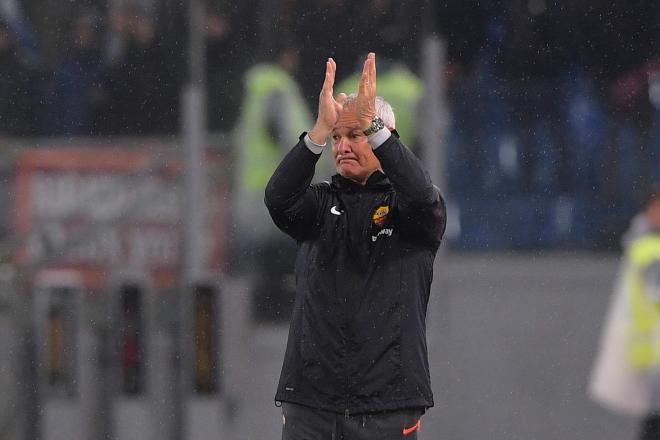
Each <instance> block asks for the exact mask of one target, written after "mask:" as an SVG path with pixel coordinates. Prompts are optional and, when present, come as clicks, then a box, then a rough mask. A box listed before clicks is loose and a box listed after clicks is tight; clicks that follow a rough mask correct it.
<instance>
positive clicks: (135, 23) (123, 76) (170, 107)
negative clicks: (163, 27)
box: [104, 8, 183, 135]
mask: <svg viewBox="0 0 660 440" xmlns="http://www.w3.org/2000/svg"><path fill="white" fill-rule="evenodd" d="M124 18H127V19H128V21H127V22H121V26H120V27H118V29H117V30H118V31H121V32H122V37H123V39H124V41H125V42H126V47H125V51H124V52H123V54H122V55H120V56H119V57H118V58H117V59H116V61H115V62H114V64H113V65H112V66H110V67H109V72H108V93H109V101H108V106H107V107H106V109H105V114H104V116H105V118H106V119H107V120H106V123H107V125H108V126H109V127H110V128H109V130H110V132H112V133H116V134H133V135H153V134H165V133H172V132H176V131H177V130H178V127H179V124H178V123H179V112H178V108H179V102H178V101H179V93H180V86H181V82H182V75H183V73H182V70H183V67H182V65H181V61H182V60H181V59H179V57H178V56H177V53H176V52H174V53H173V52H171V51H170V50H169V48H168V47H166V45H164V44H163V42H162V39H161V37H160V36H159V35H157V33H156V31H157V29H156V26H155V24H154V22H153V21H152V19H151V18H149V17H148V16H147V15H146V14H145V13H144V11H142V10H140V9H139V8H131V12H130V14H129V15H128V16H127V17H124Z"/></svg>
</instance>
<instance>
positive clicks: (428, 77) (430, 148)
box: [420, 34, 449, 197]
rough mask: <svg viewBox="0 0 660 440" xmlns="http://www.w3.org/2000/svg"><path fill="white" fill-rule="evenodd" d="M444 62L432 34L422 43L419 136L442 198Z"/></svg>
mask: <svg viewBox="0 0 660 440" xmlns="http://www.w3.org/2000/svg"><path fill="white" fill-rule="evenodd" d="M445 59H446V50H445V43H444V42H443V41H442V40H440V39H439V38H438V37H436V36H435V35H430V34H429V35H428V36H426V37H425V38H424V41H423V44H422V77H423V79H424V85H425V87H426V102H425V106H424V107H425V108H424V112H423V117H424V121H423V124H422V127H423V130H422V132H421V133H420V136H421V140H422V146H423V150H422V151H423V154H424V159H425V161H426V163H428V164H429V165H428V166H429V173H430V175H431V179H432V180H433V183H434V184H436V185H437V186H438V187H439V188H440V189H441V190H442V192H443V194H444V195H445V197H446V196H447V194H446V191H447V183H446V155H447V154H446V150H447V145H446V136H447V129H448V127H449V111H448V109H447V102H446V98H445V84H444V82H443V81H442V78H443V74H442V72H443V68H444V64H445Z"/></svg>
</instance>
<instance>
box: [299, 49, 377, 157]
mask: <svg viewBox="0 0 660 440" xmlns="http://www.w3.org/2000/svg"><path fill="white" fill-rule="evenodd" d="M336 71H337V64H336V63H335V60H333V59H332V58H328V61H326V63H325V80H324V81H323V87H322V88H321V94H320V95H319V112H318V117H317V119H316V124H314V128H312V130H311V131H310V132H309V137H310V139H311V140H312V142H314V143H316V144H319V145H323V144H325V141H326V139H327V138H328V136H329V135H330V133H332V130H333V128H334V126H335V124H336V123H337V120H338V119H339V115H340V114H341V112H342V111H343V109H344V101H345V100H346V94H345V93H343V92H342V93H339V94H338V95H337V99H335V97H334V86H335V73H336ZM356 111H357V118H358V121H359V122H360V128H361V129H362V130H363V131H364V130H366V129H367V128H369V126H371V121H372V120H373V118H374V116H376V54H374V53H373V52H370V53H369V54H368V55H367V59H366V60H365V61H364V67H363V68H362V75H361V76H360V84H359V87H358V94H357V100H356Z"/></svg>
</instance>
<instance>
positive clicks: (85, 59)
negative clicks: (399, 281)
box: [0, 0, 660, 440]
mask: <svg viewBox="0 0 660 440" xmlns="http://www.w3.org/2000/svg"><path fill="white" fill-rule="evenodd" d="M659 8H660V4H659V3H658V2H655V1H652V0H647V1H643V0H626V1H623V0H610V1H607V2H605V1H591V0H586V1H585V0H564V1H549V0H511V1H506V2H505V1H495V0H493V1H478V0H448V1H423V0H406V1H391V0H355V1H342V0H312V1H302V0H244V1H240V2H239V1H236V2H235V1H222V0H217V1H214V0H206V1H204V0H189V1H188V2H181V1H179V0H66V1H65V0H0V146H1V147H2V148H1V149H0V177H1V178H2V182H3V187H4V188H5V190H3V191H0V206H2V211H3V212H4V213H5V215H3V216H2V218H1V221H0V239H1V242H0V251H1V255H0V258H1V262H2V266H1V268H0V439H2V440H14V439H16V440H19V439H20V440H34V439H36V440H54V439H67V440H71V439H90V440H91V439H94V440H95V439H117V440H125V439H172V440H196V439H208V438H218V439H222V438H234V439H255V440H261V439H274V438H280V429H281V416H280V410H279V409H278V408H277V407H276V406H275V404H274V402H273V396H274V392H275V387H276V384H277V379H278V376H279V369H280V366H281V361H282V358H283V355H284V346H285V342H286V341H285V338H286V332H287V328H288V327H287V326H288V317H289V313H290V309H291V302H292V285H293V282H294V281H293V275H292V273H291V271H292V265H293V264H292V262H293V255H294V254H295V243H293V242H292V241H291V240H290V239H288V238H286V237H285V236H284V235H283V234H281V233H279V232H278V231H276V230H275V229H274V228H273V227H272V225H271V223H270V219H269V218H268V216H267V213H266V211H265V208H264V207H263V203H262V199H263V186H264V185H265V181H264V180H263V179H264V176H263V175H260V174H259V173H258V172H255V169H256V168H255V167H257V168H259V169H266V170H268V169H273V168H274V167H275V165H276V163H277V161H278V160H279V158H280V157H281V155H282V154H284V152H285V151H286V150H287V149H288V148H290V147H291V146H293V145H294V144H295V142H296V141H297V138H298V136H299V134H300V133H301V132H302V131H304V130H308V129H310V128H311V124H312V123H313V120H314V117H315V115H316V107H317V97H318V93H319V90H320V86H321V83H322V79H323V72H324V67H325V60H326V59H327V58H328V57H329V56H332V57H334V58H335V60H336V61H337V64H338V71H337V82H338V84H337V86H336V88H335V90H336V91H347V92H348V91H351V90H349V89H350V88H351V87H352V86H351V84H354V77H353V76H352V75H354V74H355V72H356V71H357V69H359V66H360V65H361V62H362V60H363V58H364V56H365V54H366V53H367V52H369V51H374V52H376V54H377V65H378V75H379V77H378V80H379V81H378V86H379V94H381V95H383V96H384V97H385V98H386V99H388V100H390V101H391V102H392V104H393V106H394V110H395V113H396V114H397V128H399V131H400V133H401V136H402V140H403V141H404V143H406V144H407V145H408V146H409V147H410V148H412V149H413V151H414V152H415V153H416V154H417V155H418V156H420V157H421V158H422V159H423V161H424V164H425V165H426V167H427V168H428V170H429V172H430V174H431V175H432V177H433V179H434V182H435V183H436V184H437V185H438V186H439V187H441V188H442V191H443V193H444V194H445V197H446V199H447V203H448V216H449V219H448V229H447V233H446V236H445V241H444V244H443V246H442V248H441V251H440V252H439V254H438V257H437V259H436V264H435V278H434V283H433V287H432V292H431V302H430V304H429V313H428V322H427V324H428V326H427V327H428V343H429V353H430V361H431V374H432V382H433V387H434V392H435V401H436V406H435V408H432V409H430V410H429V411H428V412H427V414H426V416H425V417H424V419H423V427H422V431H421V433H420V438H421V439H425V440H430V439H440V438H443V439H454V440H460V439H475V438H487V439H491V440H514V439H540V440H543V439H548V440H550V439H557V438H562V439H576V440H589V439H594V440H595V439H599V440H600V439H609V438H611V439H631V438H633V437H634V435H635V431H636V423H637V421H636V420H635V419H633V418H630V417H624V416H621V415H617V414H615V413H613V412H610V411H608V410H606V409H603V408H601V407H600V406H598V405H597V404H596V403H594V402H593V401H591V400H590V398H589V396H588V395H587V391H586V389H587V383H588V381H589V375H590V372H591V368H592V363H593V360H594V357H595V355H596V353H597V351H598V340H599V334H600V329H601V326H602V323H603V320H604V317H605V313H606V310H607V305H608V302H609V299H610V295H611V291H612V284H613V282H614V278H615V275H616V272H617V267H618V261H619V256H620V244H619V243H620V238H621V236H622V233H623V232H624V231H625V229H626V228H627V227H628V223H629V221H630V219H631V217H632V216H633V215H634V214H635V212H636V211H637V209H638V208H639V203H640V200H641V197H642V195H643V194H644V191H645V189H646V188H647V187H648V185H649V184H650V183H651V182H653V181H655V180H657V179H658V177H659V176H660V162H659V155H658V153H659V152H660V47H659V46H658V32H659V26H660V16H659V13H658V12H659V11H658V10H659ZM343 87H345V88H346V89H345V90H344V89H343ZM331 173H332V169H331V166H330V164H329V162H328V163H322V164H320V165H319V167H318V168H317V177H318V178H319V179H320V180H322V179H324V178H326V177H328V176H329V175H330V174H331ZM266 178H267V176H266Z"/></svg>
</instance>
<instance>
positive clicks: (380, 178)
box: [332, 170, 392, 192]
mask: <svg viewBox="0 0 660 440" xmlns="http://www.w3.org/2000/svg"><path fill="white" fill-rule="evenodd" d="M332 186H333V187H334V188H336V189H340V190H343V191H351V192H355V191H363V190H370V189H387V188H390V187H391V186H392V184H391V183H390V180H389V179H388V178H387V176H386V175H385V174H384V173H383V172H382V171H380V170H376V171H374V172H373V173H372V174H371V176H369V178H368V179H367V183H365V184H364V185H360V184H359V183H357V182H354V181H352V180H351V179H347V178H345V177H343V176H342V175H341V174H335V175H334V176H332Z"/></svg>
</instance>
